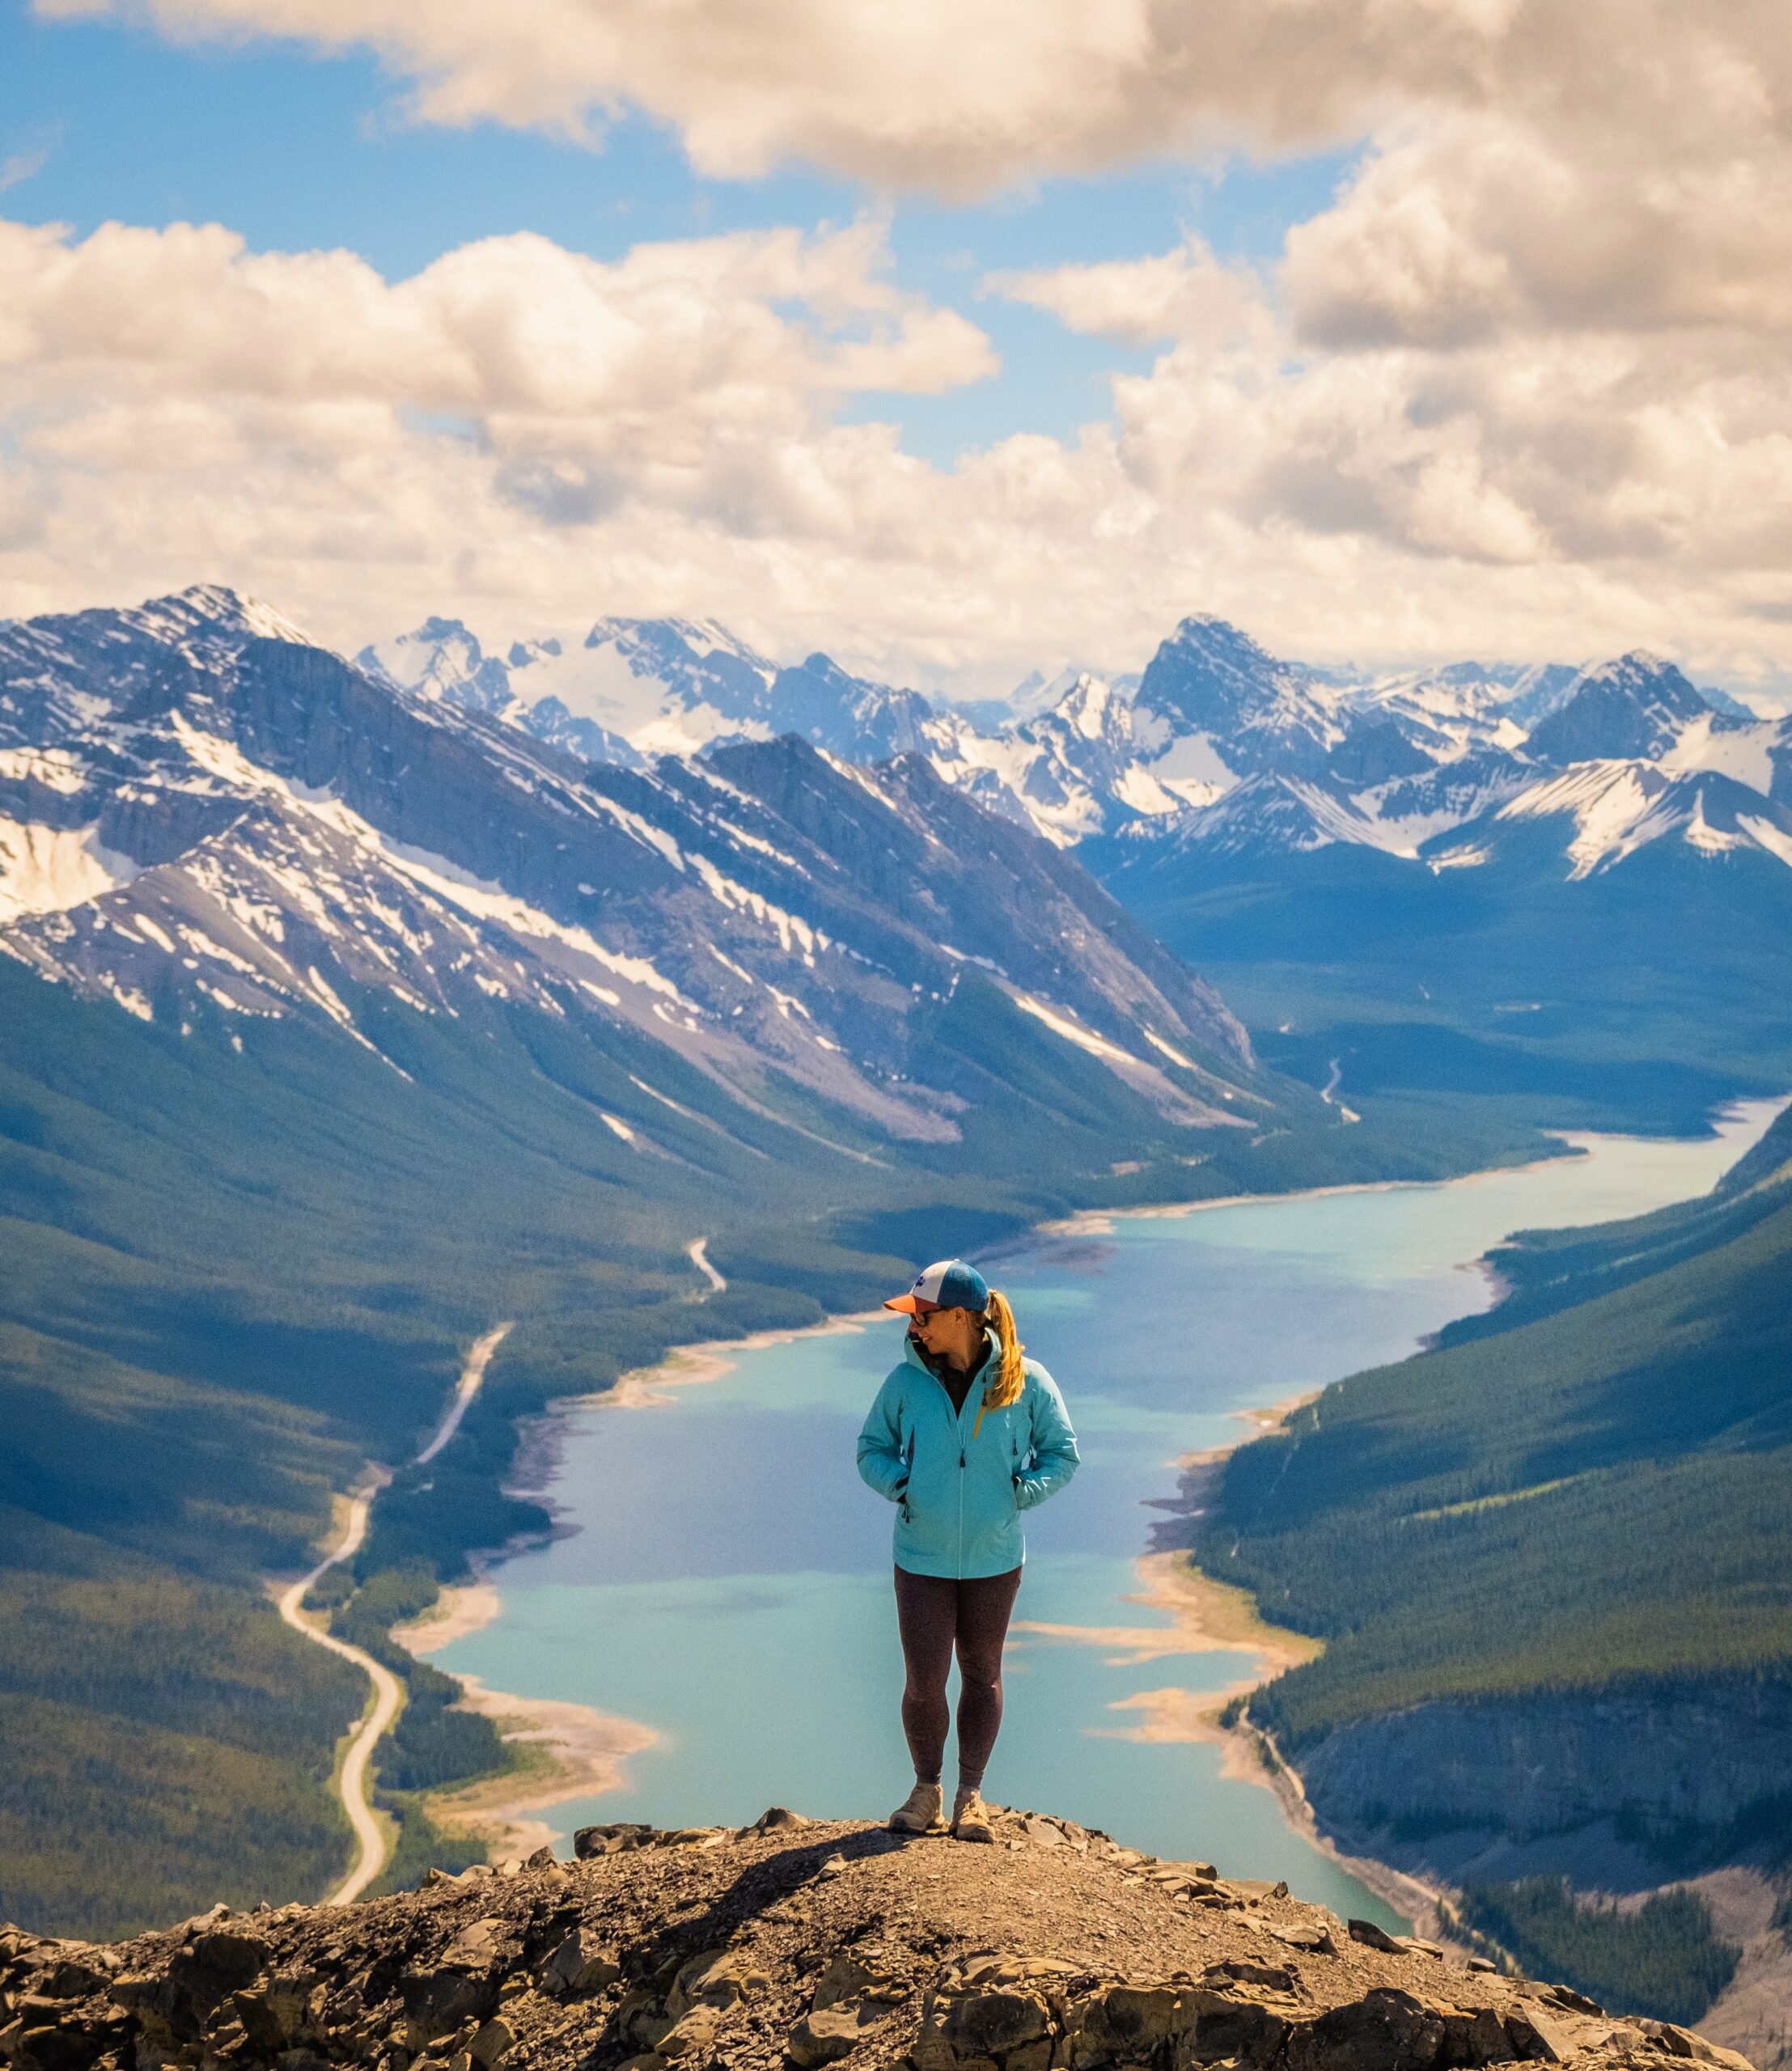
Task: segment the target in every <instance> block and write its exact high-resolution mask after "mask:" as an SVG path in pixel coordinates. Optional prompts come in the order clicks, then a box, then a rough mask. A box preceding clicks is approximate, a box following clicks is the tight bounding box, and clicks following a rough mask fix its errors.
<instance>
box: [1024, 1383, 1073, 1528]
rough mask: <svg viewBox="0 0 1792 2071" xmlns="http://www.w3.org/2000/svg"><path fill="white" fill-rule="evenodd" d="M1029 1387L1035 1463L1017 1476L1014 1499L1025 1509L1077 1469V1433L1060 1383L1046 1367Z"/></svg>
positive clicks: (1060, 1483) (1042, 1499) (1029, 1508)
mask: <svg viewBox="0 0 1792 2071" xmlns="http://www.w3.org/2000/svg"><path fill="white" fill-rule="evenodd" d="M1030 1378H1031V1379H1032V1382H1033V1383H1034V1385H1033V1386H1032V1387H1031V1388H1029V1389H1028V1390H1027V1395H1028V1398H1029V1400H1031V1402H1032V1455H1033V1463H1032V1466H1031V1467H1028V1468H1027V1470H1026V1472H1024V1473H1022V1474H1017V1475H1016V1476H1015V1502H1016V1504H1017V1505H1018V1506H1019V1507H1020V1508H1021V1509H1022V1510H1032V1507H1033V1506H1034V1505H1035V1504H1036V1503H1043V1502H1044V1501H1045V1498H1046V1497H1048V1496H1050V1495H1053V1494H1055V1493H1057V1490H1058V1489H1061V1488H1062V1487H1063V1486H1064V1484H1065V1482H1066V1481H1068V1480H1070V1476H1072V1475H1073V1474H1074V1473H1075V1472H1076V1471H1077V1464H1078V1453H1077V1434H1076V1433H1075V1432H1074V1431H1073V1430H1072V1429H1070V1412H1069V1411H1068V1410H1066V1409H1065V1407H1064V1398H1063V1396H1062V1395H1060V1394H1059V1393H1058V1389H1057V1382H1056V1381H1054V1380H1053V1379H1052V1377H1051V1375H1050V1374H1048V1373H1047V1372H1046V1370H1045V1369H1044V1367H1043V1366H1035V1367H1034V1368H1033V1369H1032V1373H1031V1375H1030Z"/></svg>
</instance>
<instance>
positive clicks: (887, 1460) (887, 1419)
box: [858, 1366, 909, 1503]
mask: <svg viewBox="0 0 1792 2071" xmlns="http://www.w3.org/2000/svg"><path fill="white" fill-rule="evenodd" d="M858 1471H859V1474H860V1476H861V1477H862V1479H863V1480H865V1482H866V1484H868V1485H869V1486H870V1487H871V1488H873V1489H876V1491H877V1493H879V1495H880V1496H883V1497H888V1500H889V1501H891V1502H892V1503H900V1501H901V1500H902V1492H903V1490H904V1489H906V1488H907V1487H908V1485H909V1462H908V1459H907V1457H906V1456H905V1455H904V1451H903V1449H902V1369H901V1368H900V1366H899V1367H897V1369H896V1371H895V1372H894V1373H893V1374H891V1375H890V1376H889V1378H888V1379H887V1380H886V1381H885V1382H884V1383H883V1387H880V1388H879V1390H878V1391H877V1400H876V1401H875V1402H874V1403H873V1404H871V1414H870V1415H869V1416H868V1417H866V1420H865V1426H864V1429H862V1431H861V1432H860V1433H859V1434H858Z"/></svg>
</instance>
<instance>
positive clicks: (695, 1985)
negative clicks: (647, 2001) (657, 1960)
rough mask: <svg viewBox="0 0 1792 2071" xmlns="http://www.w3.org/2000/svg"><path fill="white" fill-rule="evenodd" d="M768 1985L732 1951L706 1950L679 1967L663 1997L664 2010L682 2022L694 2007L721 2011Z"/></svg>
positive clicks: (748, 1962) (754, 1967) (759, 1972)
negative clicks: (705, 2007)
mask: <svg viewBox="0 0 1792 2071" xmlns="http://www.w3.org/2000/svg"><path fill="white" fill-rule="evenodd" d="M770 1984H771V1980H770V1979H769V1977H767V1976H766V1975H765V1971H762V1970H760V1968H759V1967H757V1965H756V1964H755V1963H753V1962H752V1959H750V1958H749V1957H747V1956H744V1955H742V1954H741V1953H740V1952H739V1950H735V1949H707V1950H704V1951H703V1953H702V1954H701V1955H696V1956H693V1957H692V1958H691V1959H690V1960H689V1962H688V1963H683V1964H680V1967H679V1971H678V1975H677V1976H676V1977H675V1978H674V1979H673V1980H672V1986H671V1991H670V1992H669V1993H667V1995H666V2010H667V2012H668V2013H669V2014H671V2016H672V2018H674V2020H682V2019H683V2018H684V2016H685V2014H688V2013H689V2012H691V2011H692V2010H693V2008H695V2007H697V2006H712V2007H717V2008H724V2007H728V2006H733V2005H738V2004H739V2001H742V2000H743V1999H752V1998H755V1997H757V1996H758V1994H759V1993H762V1992H764V1991H765V1990H766V1989H767V1988H768V1987H769V1985H770Z"/></svg>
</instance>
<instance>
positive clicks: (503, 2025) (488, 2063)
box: [467, 2014, 516, 2071]
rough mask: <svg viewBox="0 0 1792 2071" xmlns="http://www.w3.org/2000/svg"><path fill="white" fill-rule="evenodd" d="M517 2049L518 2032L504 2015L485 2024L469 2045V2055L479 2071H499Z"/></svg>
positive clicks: (495, 2015) (495, 2017) (497, 2016)
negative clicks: (499, 2067) (500, 2066)
mask: <svg viewBox="0 0 1792 2071" xmlns="http://www.w3.org/2000/svg"><path fill="white" fill-rule="evenodd" d="M515 2047H516V2031H515V2029H514V2028H513V2027H511V2026H510V2022H508V2021H506V2019H505V2018H504V2017H503V2015H502V2014H494V2015H493V2016H492V2018H490V2020H489V2021H486V2022H484V2023H482V2024H481V2027H479V2029H478V2030H477V2032H476V2033H475V2035H474V2036H473V2039H472V2041H471V2042H469V2043H468V2045H467V2054H468V2056H470V2057H472V2060H473V2062H474V2063H475V2064H477V2065H478V2066H479V2071H498V2065H500V2064H502V2062H503V2061H504V2060H505V2058H506V2056H509V2055H510V2052H511V2051H512V2050H513V2049H515Z"/></svg>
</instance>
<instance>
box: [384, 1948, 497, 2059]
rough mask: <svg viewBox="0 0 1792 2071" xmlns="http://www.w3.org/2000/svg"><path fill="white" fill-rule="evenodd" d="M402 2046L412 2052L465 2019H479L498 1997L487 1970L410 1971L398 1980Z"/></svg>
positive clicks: (490, 2008)
mask: <svg viewBox="0 0 1792 2071" xmlns="http://www.w3.org/2000/svg"><path fill="white" fill-rule="evenodd" d="M399 1996H400V2001H401V2002H402V2004H403V2005H404V2009H405V2043H406V2046H407V2047H408V2048H409V2049H411V2050H412V2051H413V2052H416V2051H417V2050H420V2049H422V2048H426V2046H427V2045H428V2044H429V2043H432V2042H436V2041H438V2040H439V2039H441V2038H442V2037H443V2035H452V2034H453V2033H454V2032H455V2030H456V2029H457V2028H460V2027H465V2026H466V2024H467V2023H468V2022H469V2021H482V2020H484V2019H485V2016H486V2015H487V2014H489V2013H490V2011H491V2010H492V2008H493V2006H494V2005H495V2004H496V2002H497V1999H498V1984H497V1980H496V1979H495V1978H494V1976H492V1974H491V1973H490V1972H489V1971H485V1972H480V1971H464V1970H451V1969H448V1968H447V1967H443V1968H442V1969H439V1970H428V1971H408V1972H407V1973H406V1974H405V1976H404V1977H403V1978H402V1979H400V1981H399Z"/></svg>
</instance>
